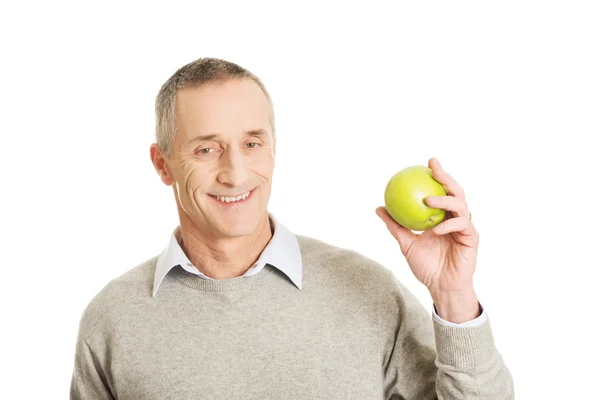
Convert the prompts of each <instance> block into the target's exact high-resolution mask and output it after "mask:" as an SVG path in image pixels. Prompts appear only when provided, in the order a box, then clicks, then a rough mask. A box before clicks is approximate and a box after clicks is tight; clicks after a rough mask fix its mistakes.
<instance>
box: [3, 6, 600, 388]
mask: <svg viewBox="0 0 600 400" xmlns="http://www.w3.org/2000/svg"><path fill="white" fill-rule="evenodd" d="M217 3H220V2H217ZM284 3H285V4H284ZM397 3H398V2H391V1H390V2H373V1H370V2H368V6H367V5H366V4H367V2H362V3H361V5H349V4H347V2H344V3H342V2H339V3H336V2H315V3H312V4H311V3H309V2H297V3H293V4H291V3H290V4H288V2H279V3H278V4H276V3H275V2H273V3H272V4H271V3H265V2H262V3H259V2H257V1H252V2H246V4H244V3H242V2H239V3H238V4H235V3H231V2H227V3H225V4H224V5H213V4H209V2H200V1H194V2H189V3H177V2H172V1H170V2H166V1H165V2H163V3H161V4H160V5H158V4H149V3H147V2H144V3H142V2H140V3H134V2H122V1H119V2H114V3H112V4H110V3H109V2H95V3H92V2H72V3H70V4H69V3H66V2H56V1H54V2H41V1H39V2H28V3H25V2H20V3H18V4H19V5H16V4H11V5H4V6H2V10H1V11H0V15H1V16H0V30H1V32H0V33H1V35H0V37H1V39H0V40H1V41H2V55H1V58H2V62H1V63H0V68H1V73H0V84H1V88H0V96H1V97H0V101H1V104H0V106H1V111H0V115H1V120H0V121H1V125H0V130H1V133H2V134H1V139H2V141H1V143H2V157H1V160H2V161H1V162H2V177H3V179H2V184H3V185H2V196H1V200H0V201H1V202H2V204H1V207H0V210H1V212H2V215H1V218H2V219H1V223H0V224H1V228H0V229H1V235H2V237H1V239H2V240H1V242H0V243H1V246H2V262H1V264H0V265H1V267H2V275H1V277H0V282H1V283H2V284H1V290H0V300H1V302H0V304H1V307H2V319H1V321H2V322H1V323H2V329H1V332H2V340H1V342H0V343H1V346H2V348H1V352H0V354H1V356H0V359H1V361H0V363H1V366H2V382H3V383H2V392H3V394H2V397H3V398H7V399H9V398H10V399H34V398H47V399H64V398H67V397H68V389H69V385H70V379H71V373H72V368H73V356H74V350H75V339H76V335H77V329H78V323H79V318H80V316H81V312H82V311H83V309H84V307H85V306H86V305H87V303H88V302H89V301H90V300H91V298H92V297H93V296H94V295H95V294H96V293H97V292H98V291H99V290H100V289H101V288H102V287H103V286H104V285H105V284H106V283H108V281H109V280H111V279H113V278H114V277H116V276H118V275H120V274H122V273H124V272H125V271H127V270H129V269H131V268H133V267H134V266H136V265H138V264H139V263H140V262H142V261H144V260H146V259H148V258H150V257H152V256H154V255H156V254H158V253H159V252H160V251H162V249H163V248H164V246H166V244H167V243H168V239H169V235H170V233H171V231H172V229H173V228H174V227H175V226H176V224H177V223H178V219H177V214H176V208H175V201H174V198H173V194H172V190H171V188H170V187H167V186H165V185H164V184H163V183H162V182H161V181H160V179H159V178H158V175H157V174H156V172H155V170H154V169H153V167H152V164H151V162H150V156H149V147H150V144H151V143H152V142H153V141H154V109H153V107H154V97H155V95H156V93H157V92H158V90H159V88H160V85H161V84H162V83H163V82H164V81H165V80H166V79H167V78H168V77H169V76H170V75H171V74H172V73H173V72H175V70H176V69H177V68H179V67H180V66H182V65H184V64H185V63H187V62H190V61H192V60H194V59H196V58H199V57H218V58H224V59H227V60H229V61H233V62H236V63H238V64H240V65H242V66H244V67H245V68H248V69H249V70H250V71H252V72H253V73H255V74H257V75H258V76H259V77H260V78H261V79H262V80H263V82H264V83H265V85H266V87H267V89H268V90H269V91H270V93H271V95H272V97H273V101H274V104H275V120H276V128H277V135H278V137H277V140H278V142H277V166H276V168H275V177H274V183H273V193H272V197H271V201H270V204H269V209H270V211H271V212H273V213H274V214H275V215H276V216H277V217H278V218H280V219H281V221H282V222H283V223H284V224H286V225H287V226H288V228H290V229H291V230H292V231H294V232H296V233H299V234H304V235H309V236H313V237H316V238H318V239H321V240H323V241H326V242H329V243H332V244H334V245H337V246H342V247H347V248H352V249H354V250H357V251H359V252H361V253H363V254H365V255H367V256H369V257H371V258H373V259H374V260H376V261H378V262H380V263H381V264H383V265H385V266H386V267H387V268H389V269H391V270H392V271H393V272H394V273H395V274H396V275H397V276H398V277H399V278H400V279H401V280H402V281H403V282H404V283H405V284H406V285H408V287H409V288H410V289H411V290H412V291H413V292H414V293H415V294H416V295H417V296H419V298H420V300H422V302H423V304H424V305H425V306H426V307H427V309H429V310H430V309H431V299H430V298H429V294H428V293H427V291H426V289H425V288H424V287H423V286H422V285H421V284H420V283H419V282H418V281H417V280H416V278H414V276H412V273H411V272H410V270H409V268H408V266H407V264H406V262H405V260H404V259H403V256H402V254H401V252H400V250H399V248H398V244H397V242H396V241H395V240H394V238H393V237H392V236H391V235H390V234H389V232H388V231H387V229H386V227H385V225H384V224H383V222H382V221H381V220H380V219H379V218H378V217H377V216H376V215H375V208H376V207H377V206H380V205H383V192H384V188H385V185H386V183H387V181H388V179H389V178H390V177H391V176H392V175H393V174H394V173H395V172H397V171H399V170H400V169H403V168H405V167H407V166H410V165H414V164H422V165H427V161H428V159H429V158H430V157H437V158H438V159H439V160H440V161H441V163H442V166H443V167H444V168H445V169H446V170H447V171H448V172H449V173H450V174H451V175H452V176H454V177H455V178H456V179H457V180H458V182H459V184H461V186H462V187H463V189H464V190H465V193H466V196H467V202H468V204H469V207H470V210H471V212H472V214H473V220H474V223H475V226H476V227H477V229H478V230H479V232H480V235H481V244H480V251H479V258H478V266H477V271H476V274H475V284H476V287H475V289H476V291H477V294H478V296H479V299H480V301H481V302H482V304H483V305H484V307H485V308H486V310H487V311H488V313H489V316H490V319H491V323H492V329H493V332H494V335H495V339H496V345H497V346H498V348H499V350H500V352H501V354H502V356H503V357H504V360H505V362H506V363H507V365H508V367H509V369H510V370H511V372H512V374H513V377H514V379H515V388H516V395H517V398H518V399H563V398H570V399H575V398H584V397H586V398H589V397H590V396H593V395H595V392H594V391H593V388H594V387H597V386H596V385H597V375H598V364H597V362H598V361H597V360H598V358H599V357H600V352H599V350H598V341H597V339H598V331H597V330H596V329H595V328H594V326H597V321H598V317H597V310H598V307H597V303H596V300H597V293H598V278H599V277H600V276H599V273H598V268H599V267H600V260H599V257H598V255H597V251H598V248H599V245H600V243H599V239H600V233H599V228H598V226H599V225H598V221H599V217H600V209H599V203H600V197H599V194H600V193H599V190H598V187H599V185H600V183H599V176H598V171H599V169H598V166H597V156H598V150H599V149H600V145H598V138H599V135H600V122H599V112H600V79H599V76H600V74H599V71H600V60H599V49H600V28H599V26H600V24H598V21H599V20H600V13H599V9H598V6H597V5H596V4H597V2H591V1H590V2H581V1H563V2H557V1H539V2H531V1H523V0H519V1H502V2H494V3H491V2H482V1H468V2H441V1H440V2H436V1H428V2H419V3H418V5H415V4H410V5H409V4H397ZM350 334H351V333H350Z"/></svg>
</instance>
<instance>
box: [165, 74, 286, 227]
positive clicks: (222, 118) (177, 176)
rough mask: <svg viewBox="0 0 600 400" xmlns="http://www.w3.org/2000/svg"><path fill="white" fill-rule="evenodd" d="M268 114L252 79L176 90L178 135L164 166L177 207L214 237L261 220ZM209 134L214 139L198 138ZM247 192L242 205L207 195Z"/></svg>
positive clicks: (269, 145) (267, 177)
mask: <svg viewBox="0 0 600 400" xmlns="http://www.w3.org/2000/svg"><path fill="white" fill-rule="evenodd" d="M270 115H271V108H270V105H269V103H268V101H267V99H266V97H265V95H264V93H263V92H262V90H261V89H260V88H259V86H258V85H257V84H256V83H255V82H253V81H251V80H231V81H228V82H225V83H217V84H208V85H205V86H202V87H200V88H188V89H183V90H180V91H178V95H177V101H176V120H177V127H178V132H179V133H178V135H177V137H176V139H175V140H174V144H173V153H172V160H170V161H168V166H169V169H170V172H171V174H172V178H173V179H174V181H175V182H174V183H175V185H174V191H175V196H176V200H177V201H178V203H179V207H180V208H181V210H182V211H183V212H184V213H185V214H187V217H189V219H190V220H191V221H192V223H193V224H194V225H195V226H196V227H197V228H199V229H200V230H202V231H203V232H205V233H207V234H209V235H211V236H213V237H215V238H219V237H232V236H242V235H248V234H251V233H252V232H254V231H255V230H256V229H257V225H258V223H259V222H260V221H261V219H262V218H264V217H265V215H266V209H267V204H268V202H269V197H270V195H271V179H272V176H273V169H274V165H275V164H274V161H275V141H274V139H273V135H272V128H271V123H270ZM251 131H253V132H257V131H260V132H262V133H260V134H258V135H254V134H250V133H248V132H251ZM208 135H216V136H215V137H212V138H209V137H204V138H202V136H208ZM248 192H251V193H250V195H249V197H247V198H246V199H245V200H242V201H241V202H229V203H227V202H222V201H221V200H220V199H217V198H215V197H212V196H211V195H216V196H238V195H245V194H246V193H248ZM230 200H231V199H230Z"/></svg>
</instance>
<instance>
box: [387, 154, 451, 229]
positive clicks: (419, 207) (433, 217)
mask: <svg viewBox="0 0 600 400" xmlns="http://www.w3.org/2000/svg"><path fill="white" fill-rule="evenodd" d="M446 195H447V193H446V191H445V190H444V187H443V186H442V184H441V183H439V182H438V181H436V180H435V179H434V178H433V174H432V171H431V168H428V167H425V166H422V165H414V166H412V167H408V168H405V169H403V170H402V171H400V172H398V173H396V174H395V175H394V176H392V178H391V179H390V181H389V182H388V184H387V186H386V188H385V195H384V201H385V208H386V209H387V212H388V213H389V214H390V215H391V216H392V218H393V219H394V221H396V222H397V223H399V224H400V225H402V226H404V227H405V228H408V229H410V230H413V231H425V230H427V229H431V228H433V227H435V226H436V225H438V224H439V223H440V222H442V221H443V220H444V217H445V216H446V211H445V210H442V209H439V208H432V207H429V206H428V205H427V204H426V203H425V198H426V197H429V196H446Z"/></svg>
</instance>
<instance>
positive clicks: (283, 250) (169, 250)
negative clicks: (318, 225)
mask: <svg viewBox="0 0 600 400" xmlns="http://www.w3.org/2000/svg"><path fill="white" fill-rule="evenodd" d="M268 214H269V220H270V222H271V223H272V224H273V228H274V230H273V237H272V238H271V240H270V241H269V243H268V244H267V246H266V247H265V249H264V250H263V252H262V253H261V255H260V257H259V258H258V260H257V262H256V264H254V266H253V267H252V268H250V269H249V270H248V271H247V272H246V273H245V274H244V276H250V275H255V274H257V273H259V272H260V271H261V270H262V269H263V268H264V266H265V264H269V265H271V266H273V267H275V268H277V269H278V270H280V271H281V272H283V273H284V274H285V275H287V277H288V278H289V279H290V280H291V281H292V282H293V283H294V285H296V287H297V288H298V289H302V256H301V253H300V246H299V244H298V240H297V238H296V235H295V234H294V233H293V232H291V231H289V230H288V229H287V228H286V227H285V226H284V225H283V224H282V223H281V221H279V219H277V218H276V217H275V216H274V215H273V214H272V213H271V212H269V213H268ZM180 229H181V226H180V225H178V226H177V227H176V228H175V229H174V230H173V231H172V233H171V237H170V240H169V243H168V245H167V246H166V247H165V249H164V250H163V251H162V253H161V254H160V255H159V256H158V260H157V262H156V269H155V272H154V287H153V289H152V296H153V297H154V296H156V293H157V291H158V288H159V287H160V284H161V283H162V281H163V280H164V278H165V276H167V274H168V273H169V271H171V269H173V268H174V267H176V266H181V267H182V268H183V269H185V270H186V271H188V272H189V273H191V274H194V275H198V276H200V277H202V278H205V279H212V278H210V277H208V276H206V275H204V274H202V273H201V272H200V271H198V270H197V269H196V268H195V267H194V266H193V265H192V263H191V262H190V260H189V258H188V257H187V256H186V255H185V253H184V252H183V250H182V248H181V246H180V245H179V241H180Z"/></svg>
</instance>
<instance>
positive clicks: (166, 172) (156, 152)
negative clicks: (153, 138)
mask: <svg viewBox="0 0 600 400" xmlns="http://www.w3.org/2000/svg"><path fill="white" fill-rule="evenodd" d="M150 161H152V165H153V166H154V169H155V170H156V172H157V173H158V175H159V176H160V180H161V181H163V183H164V184H165V185H167V186H172V185H173V183H174V182H175V179H174V178H173V174H172V173H171V170H170V168H169V164H168V162H167V158H166V157H165V155H164V153H163V152H162V150H161V149H160V147H158V144H157V143H152V145H151V146H150Z"/></svg>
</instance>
